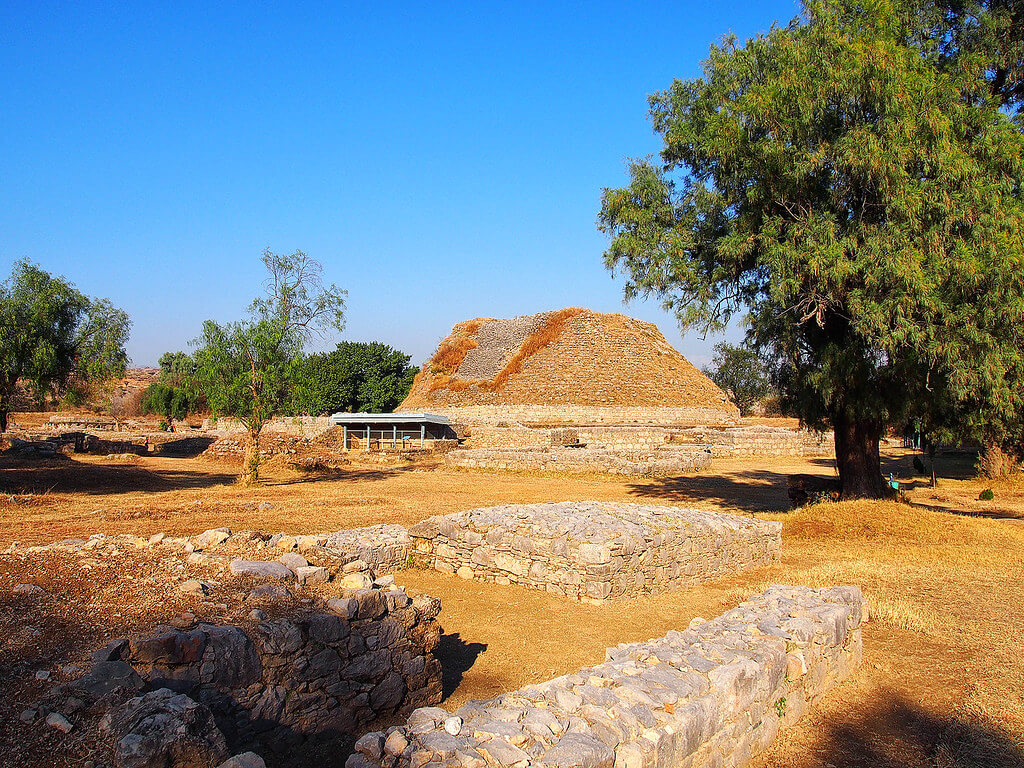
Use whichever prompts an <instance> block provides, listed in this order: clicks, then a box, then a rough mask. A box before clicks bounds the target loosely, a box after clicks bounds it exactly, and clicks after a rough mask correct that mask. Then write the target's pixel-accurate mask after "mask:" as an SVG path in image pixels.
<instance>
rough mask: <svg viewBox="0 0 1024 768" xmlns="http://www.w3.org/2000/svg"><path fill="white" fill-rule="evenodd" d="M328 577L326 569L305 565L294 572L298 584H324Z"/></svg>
mask: <svg viewBox="0 0 1024 768" xmlns="http://www.w3.org/2000/svg"><path fill="white" fill-rule="evenodd" d="M329 577H330V574H328V572H327V569H326V568H321V567H320V566H316V565H307V566H304V567H303V568H299V569H298V570H296V571H295V579H296V581H298V582H299V584H326V583H327V579H328V578H329Z"/></svg>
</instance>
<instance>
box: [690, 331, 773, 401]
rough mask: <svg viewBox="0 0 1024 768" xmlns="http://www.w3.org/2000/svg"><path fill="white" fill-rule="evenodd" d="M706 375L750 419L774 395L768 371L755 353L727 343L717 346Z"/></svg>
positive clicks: (706, 369)
mask: <svg viewBox="0 0 1024 768" xmlns="http://www.w3.org/2000/svg"><path fill="white" fill-rule="evenodd" d="M703 370H704V373H705V375H707V377H708V378H709V379H711V380H712V381H713V382H715V384H717V385H718V386H719V387H720V388H721V389H722V390H724V391H725V392H726V394H728V395H729V399H731V400H732V401H733V403H735V404H736V407H737V408H739V409H740V415H741V416H746V415H747V414H749V413H750V411H751V409H752V408H753V407H754V406H755V405H756V404H757V403H758V402H760V401H761V400H763V399H764V398H766V397H768V396H769V395H771V394H772V392H773V390H772V383H771V378H770V377H769V373H768V367H767V366H766V365H765V363H764V361H763V360H762V359H761V358H760V356H759V355H758V354H757V352H755V351H754V350H752V349H750V348H749V347H746V346H736V345H734V344H729V343H727V342H724V341H723V342H720V343H718V344H716V345H715V355H714V357H713V358H712V359H711V365H710V366H709V367H707V368H704V369H703Z"/></svg>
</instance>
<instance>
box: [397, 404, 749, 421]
mask: <svg viewBox="0 0 1024 768" xmlns="http://www.w3.org/2000/svg"><path fill="white" fill-rule="evenodd" d="M730 409H731V410H730ZM400 410H401V409H400ZM406 410H408V409H406ZM415 410H426V411H428V412H430V413H437V414H440V415H442V416H447V417H448V418H449V420H450V421H452V422H453V423H460V424H488V425H498V424H502V423H504V424H508V423H511V422H520V423H523V424H530V425H548V426H562V425H573V424H611V425H615V424H618V425H622V424H645V425H662V426H664V425H679V426H693V425H696V424H735V423H736V420H737V419H738V418H739V412H738V411H736V410H735V408H734V407H733V406H729V407H728V409H727V408H726V407H725V406H723V407H721V408H701V407H669V406H664V407H659V406H647V407H635V406H620V405H614V406H598V405H557V404H550V405H470V406H461V407H456V406H445V405H431V406H426V407H420V408H416V409H415Z"/></svg>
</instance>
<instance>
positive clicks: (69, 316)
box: [0, 259, 131, 432]
mask: <svg viewBox="0 0 1024 768" xmlns="http://www.w3.org/2000/svg"><path fill="white" fill-rule="evenodd" d="M130 328H131V320H130V319H129V318H128V315H127V314H126V313H125V312H124V311H122V310H120V309H117V308H116V307H114V305H113V304H111V303H110V302H109V301H107V300H106V299H91V298H89V297H88V296H84V295H83V294H81V293H79V292H78V291H77V290H76V289H75V287H74V286H73V285H72V284H71V283H69V282H68V281H67V280H65V279H63V278H61V277H53V276H52V275H50V274H49V273H48V272H45V271H43V270H42V269H40V268H39V267H37V266H36V265H34V264H32V263H31V262H30V261H28V260H27V259H24V260H22V261H19V262H18V263H17V264H15V265H14V270H13V271H12V273H11V276H10V277H9V278H8V279H7V281H6V282H4V283H3V284H0V432H2V431H5V430H6V429H7V420H8V415H9V414H10V411H11V407H12V398H14V397H16V394H17V386H18V382H19V380H23V381H25V382H27V383H28V386H29V388H30V389H31V390H32V392H33V393H34V395H35V397H36V399H37V401H40V402H41V401H43V400H45V398H46V397H47V396H50V395H54V394H56V393H58V392H59V391H61V390H63V389H64V388H66V387H67V386H68V383H69V382H70V381H71V380H72V379H74V380H76V381H79V382H82V383H85V384H88V383H91V382H96V381H102V380H104V379H108V378H110V377H112V376H123V375H124V370H125V366H126V365H127V364H128V355H127V354H126V353H125V350H124V345H125V343H126V342H127V340H128V332H129V329H130Z"/></svg>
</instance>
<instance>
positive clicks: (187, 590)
mask: <svg viewBox="0 0 1024 768" xmlns="http://www.w3.org/2000/svg"><path fill="white" fill-rule="evenodd" d="M189 557H190V558H191V557H192V555H189ZM178 591H179V592H183V593H184V594H186V595H195V596H196V597H202V596H203V595H205V594H206V585H205V584H204V583H203V582H201V581H199V580H198V579H189V580H188V581H183V582H181V584H179V585H178Z"/></svg>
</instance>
